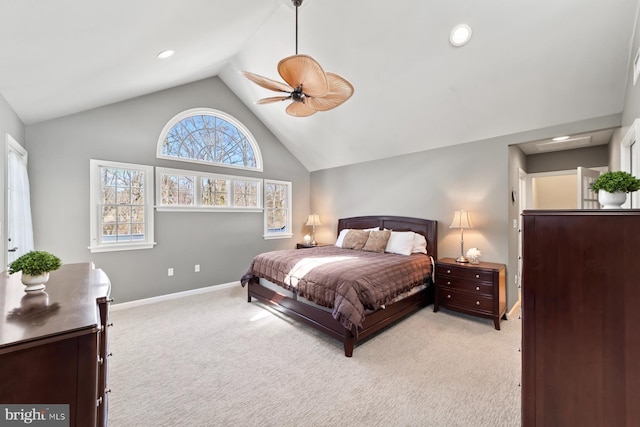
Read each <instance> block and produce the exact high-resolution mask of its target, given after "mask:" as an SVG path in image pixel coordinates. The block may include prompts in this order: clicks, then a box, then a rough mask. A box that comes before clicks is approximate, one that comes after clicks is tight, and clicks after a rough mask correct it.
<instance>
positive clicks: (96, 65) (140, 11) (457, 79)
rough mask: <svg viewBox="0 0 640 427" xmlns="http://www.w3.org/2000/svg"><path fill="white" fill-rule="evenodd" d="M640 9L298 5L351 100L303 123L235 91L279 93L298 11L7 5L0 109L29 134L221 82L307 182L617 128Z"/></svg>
mask: <svg viewBox="0 0 640 427" xmlns="http://www.w3.org/2000/svg"><path fill="white" fill-rule="evenodd" d="M638 3H639V0H587V1H585V0H561V1H558V0H536V1H533V0H449V1H437V0H406V1H404V2H398V1H391V0H386V1H382V0H305V2H304V3H303V5H302V7H301V8H300V10H299V25H300V27H299V53H305V54H309V55H311V56H313V57H314V58H315V59H316V60H318V62H320V64H322V66H323V67H324V68H325V70H326V71H332V72H334V73H337V74H339V75H341V76H343V77H345V78H346V79H348V80H349V81H350V82H351V83H352V84H353V85H354V87H355V94H354V96H353V97H352V98H351V99H350V100H348V101H347V102H346V103H345V104H343V105H342V106H340V107H338V108H336V109H334V110H331V111H327V112H322V113H318V114H316V115H314V116H311V117H307V118H294V117H290V116H288V115H286V114H285V113H284V108H285V106H286V104H282V103H276V104H269V105H254V104H253V102H254V101H255V100H257V99H259V98H262V97H265V96H271V95H272V94H274V93H273V92H269V91H267V90H265V89H262V88H260V87H258V86H256V85H255V84H253V83H251V82H250V81H248V80H247V79H245V78H244V77H242V76H241V75H239V71H240V70H247V71H251V72H253V73H257V74H260V75H263V76H266V77H270V78H273V79H276V80H280V77H279V76H278V75H277V71H276V65H277V63H278V61H279V60H280V59H282V58H283V57H285V56H289V55H292V54H294V53H295V12H294V8H293V6H292V5H291V4H290V2H289V0H243V1H239V0H180V1H178V0H163V1H157V0H156V1H153V0H110V1H107V2H100V1H96V0H57V1H55V2H53V1H47V0H0V94H2V95H3V96H4V98H5V99H6V100H7V102H9V104H10V105H11V106H12V107H13V109H14V110H15V111H16V112H17V114H18V115H19V116H20V117H21V118H22V120H23V121H24V122H25V123H26V124H33V123H37V122H40V121H43V120H47V119H51V118H55V117H59V116H63V115H67V114H71V113H75V112H78V111H83V110H86V109H89V108H93V107H98V106H101V105H105V104H109V103H113V102H117V101H121V100H125V99H129V98H132V97H136V96H139V95H144V94H147V93H151V92H154V91H157V90H161V89H165V88H169V87H173V86H176V85H180V84H183V83H188V82H191V81H196V80H200V79H202V78H205V77H208V76H213V75H219V76H220V77H221V78H222V80H223V81H224V82H225V83H226V84H227V85H228V86H229V87H230V88H231V90H232V91H233V92H234V93H235V94H236V95H237V96H238V97H239V98H240V99H241V100H242V101H243V102H244V103H245V104H246V105H247V107H248V108H250V109H251V110H252V111H253V112H254V113H255V114H256V116H258V117H259V118H260V119H261V120H262V121H263V122H264V123H265V125H266V126H267V127H268V128H269V129H270V130H271V131H272V132H273V133H274V134H275V135H276V136H277V137H278V138H279V139H280V140H281V141H282V142H283V144H285V145H286V146H287V148H288V149H289V150H290V151H291V152H292V153H293V154H294V155H296V156H297V157H298V158H299V159H300V161H301V162H302V163H303V164H304V165H305V166H306V167H307V168H308V169H309V170H311V171H313V170H318V169H324V168H328V167H334V166H341V165H346V164H351V163H356V162H362V161H366V160H373V159H379V158H385V157H389V156H394V155H398V154H405V153H411V152H416V151H422V150H427V149H432V148H437V147H442V146H447V145H452V144H460V143H464V142H469V141H476V140H481V139H485V138H491V137H496V136H502V135H508V134H513V133H519V132H526V131H529V130H534V129H540V128H545V127H551V126H557V125H562V124H564V123H571V122H576V121H581V120H586V119H591V118H596V117H601V116H608V115H611V114H617V113H620V112H621V111H622V107H623V102H624V92H625V85H626V80H627V74H628V72H627V71H628V69H629V63H630V57H631V52H630V48H631V38H632V35H633V31H634V24H635V17H636V15H637V8H638ZM459 23H466V24H469V25H470V26H471V27H472V29H473V37H472V39H471V41H470V42H469V43H468V44H467V45H466V46H464V47H461V48H455V47H453V46H451V45H450V44H449V42H448V37H449V32H450V30H451V29H452V28H453V27H454V26H455V25H456V24H459ZM164 49H175V50H176V54H175V55H174V56H173V57H171V58H170V59H167V60H163V61H160V60H158V59H157V58H156V54H157V53H158V52H160V51H162V50H164Z"/></svg>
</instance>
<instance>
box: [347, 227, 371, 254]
mask: <svg viewBox="0 0 640 427" xmlns="http://www.w3.org/2000/svg"><path fill="white" fill-rule="evenodd" d="M368 237H369V232H368V231H365V230H349V232H348V233H347V235H346V236H344V240H343V241H342V247H343V248H344V249H355V250H357V251H359V250H360V249H362V248H363V247H364V244H365V243H366V242H367V238H368Z"/></svg>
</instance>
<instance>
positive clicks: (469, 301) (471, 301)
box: [438, 288, 493, 313]
mask: <svg viewBox="0 0 640 427" xmlns="http://www.w3.org/2000/svg"><path fill="white" fill-rule="evenodd" d="M438 298H439V300H440V305H442V306H443V307H448V306H451V307H458V308H464V309H467V310H473V311H484V312H487V313H491V312H492V311H493V299H491V298H487V297H485V296H479V295H473V294H469V293H466V292H457V291H454V290H451V289H443V288H440V289H438Z"/></svg>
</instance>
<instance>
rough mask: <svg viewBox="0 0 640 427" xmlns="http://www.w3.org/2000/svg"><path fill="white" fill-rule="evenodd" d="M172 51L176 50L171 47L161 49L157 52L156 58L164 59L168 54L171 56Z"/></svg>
mask: <svg viewBox="0 0 640 427" xmlns="http://www.w3.org/2000/svg"><path fill="white" fill-rule="evenodd" d="M174 53H176V51H175V50H173V49H168V50H163V51H162V52H160V53H159V54H158V59H166V58H168V57H170V56H173V54H174Z"/></svg>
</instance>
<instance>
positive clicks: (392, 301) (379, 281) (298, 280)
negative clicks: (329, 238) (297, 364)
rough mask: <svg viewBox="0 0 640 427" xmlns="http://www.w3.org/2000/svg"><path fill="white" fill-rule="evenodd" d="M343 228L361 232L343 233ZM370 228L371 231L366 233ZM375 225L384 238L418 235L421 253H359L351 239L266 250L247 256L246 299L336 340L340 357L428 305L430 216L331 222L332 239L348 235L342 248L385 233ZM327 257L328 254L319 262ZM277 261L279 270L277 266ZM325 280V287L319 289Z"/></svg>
mask: <svg viewBox="0 0 640 427" xmlns="http://www.w3.org/2000/svg"><path fill="white" fill-rule="evenodd" d="M343 230H344V231H343ZM351 230H363V231H356V232H353V233H349V232H350V231H351ZM365 230H366V231H365ZM370 230H376V232H375V233H370ZM378 230H380V231H384V230H392V231H393V232H394V233H393V234H394V237H392V239H394V238H397V236H403V237H407V235H408V234H413V233H416V234H419V235H421V236H424V238H425V239H422V242H423V244H425V243H426V244H425V247H426V250H423V253H413V254H411V255H409V254H408V253H405V254H403V255H398V254H397V253H394V254H389V253H386V252H385V253H380V252H381V251H379V250H378V251H371V250H362V249H366V248H363V247H362V246H360V247H358V246H359V245H358V244H356V245H355V246H353V247H352V248H351V249H343V248H339V247H336V246H335V245H327V246H318V247H314V248H308V249H291V250H282V251H272V252H267V253H264V254H260V255H258V256H256V257H255V258H254V260H253V262H252V263H251V266H250V267H249V269H248V270H247V273H246V274H245V275H244V276H243V277H242V279H241V283H242V286H247V301H248V302H251V301H252V298H256V299H257V300H258V301H260V302H262V303H264V304H267V305H268V306H270V307H272V308H274V309H276V310H277V311H279V312H281V313H284V314H286V315H288V316H290V317H292V318H294V319H297V320H299V321H302V322H304V323H306V324H308V325H310V326H312V327H314V328H316V329H318V330H320V331H322V332H324V333H326V334H327V335H329V336H331V337H334V338H336V339H338V340H340V341H342V342H343V345H344V354H345V356H347V357H351V356H352V355H353V349H354V346H355V345H356V344H357V343H359V342H362V341H364V340H366V339H369V338H371V337H372V336H373V335H374V334H376V333H378V332H380V331H382V330H383V329H386V328H388V327H390V326H391V325H393V324H394V323H396V322H398V321H399V320H401V319H403V318H404V317H406V316H408V315H410V314H412V313H414V312H416V311H417V310H419V309H421V308H423V307H425V306H427V305H429V304H432V303H433V280H432V275H433V270H434V268H435V265H433V261H434V260H435V259H437V221H434V220H428V219H421V218H409V217H400V216H359V217H351V218H343V219H340V220H338V236H339V239H340V237H341V236H342V237H344V236H349V237H348V238H346V239H345V243H344V245H345V246H347V245H351V244H352V243H353V240H354V239H353V238H354V237H356V238H357V237H358V236H362V235H363V233H364V234H366V235H367V236H372V238H373V236H374V235H375V236H380V235H385V236H388V234H387V233H388V232H384V233H383V232H379V231H378ZM406 232H413V233H406ZM347 233H348V234H347ZM414 236H415V234H414ZM392 239H390V241H389V243H391V240H392ZM416 239H417V236H416ZM347 240H349V243H347V242H346V241H347ZM356 240H357V239H356ZM365 240H366V238H365ZM394 242H397V240H394ZM369 243H370V242H369ZM365 244H366V243H365ZM367 246H369V245H367ZM389 247H390V246H387V249H388V248H389ZM394 247H395V245H394ZM369 249H370V248H369ZM403 250H404V249H403ZM382 252H384V249H383V251H382ZM398 253H400V252H398ZM327 257H328V258H331V259H330V260H327V259H326V258H327ZM396 262H398V263H399V264H397V265H396V264H395V263H396ZM343 264H344V266H343V267H341V268H344V269H345V270H344V271H343V272H340V271H338V272H337V273H338V274H341V275H344V276H338V277H333V276H326V277H324V276H322V274H323V272H324V270H331V271H332V274H333V270H334V269H335V270H339V267H337V266H338V265H343ZM284 266H286V270H287V271H282V270H285V268H284ZM376 269H377V270H376ZM356 273H357V274H356ZM400 277H402V279H400ZM323 282H326V283H323ZM352 282H353V284H351V283H352ZM345 283H348V284H349V287H347V285H345ZM363 283H365V284H366V285H367V286H369V284H372V285H371V286H372V288H371V290H369V288H366V289H364V288H361V286H363V285H362V284H363ZM325 285H326V286H327V288H326V289H325V288H323V286H325ZM353 287H355V289H356V291H353ZM356 294H357V296H356ZM358 299H359V300H360V301H359V300H358Z"/></svg>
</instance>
